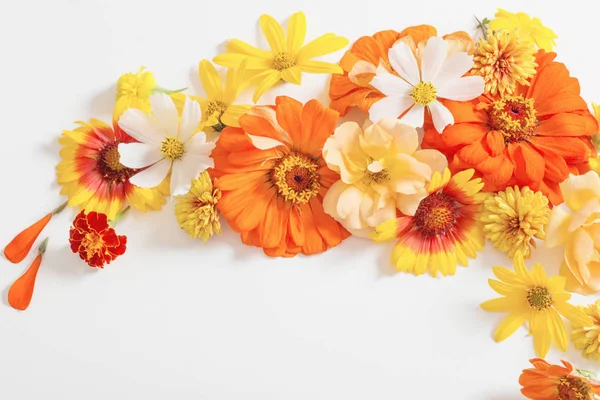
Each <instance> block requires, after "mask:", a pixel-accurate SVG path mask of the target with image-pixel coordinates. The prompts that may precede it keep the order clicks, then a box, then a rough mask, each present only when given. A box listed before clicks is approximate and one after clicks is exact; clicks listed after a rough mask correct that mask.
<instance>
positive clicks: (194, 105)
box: [179, 97, 202, 142]
mask: <svg viewBox="0 0 600 400" xmlns="http://www.w3.org/2000/svg"><path fill="white" fill-rule="evenodd" d="M201 120H202V111H201V110H200V104H198V102H197V101H196V100H192V99H190V98H189V97H186V99H185V105H184V106H183V112H182V113H181V125H180V126H179V140H181V141H182V142H185V141H187V140H188V139H189V138H190V137H192V135H193V134H194V133H195V132H196V131H197V130H198V125H200V121H201Z"/></svg>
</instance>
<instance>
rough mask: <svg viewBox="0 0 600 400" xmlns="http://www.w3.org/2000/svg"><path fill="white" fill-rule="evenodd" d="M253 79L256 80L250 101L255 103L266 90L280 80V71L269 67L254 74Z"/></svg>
mask: <svg viewBox="0 0 600 400" xmlns="http://www.w3.org/2000/svg"><path fill="white" fill-rule="evenodd" d="M253 80H254V81H255V82H258V85H257V87H256V90H255V91H254V95H253V96H252V101H253V102H255V103H256V102H258V99H260V97H261V96H262V95H263V94H264V93H265V92H266V91H267V90H269V89H271V88H272V87H273V86H275V84H276V83H277V82H279V81H280V80H281V72H279V71H276V70H274V69H271V70H268V71H265V72H264V73H261V74H259V75H257V76H255V77H254V78H253Z"/></svg>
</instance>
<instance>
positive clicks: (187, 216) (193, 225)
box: [175, 171, 221, 242]
mask: <svg viewBox="0 0 600 400" xmlns="http://www.w3.org/2000/svg"><path fill="white" fill-rule="evenodd" d="M220 198H221V191H220V190H219V189H216V188H213V184H212V181H211V180H210V175H209V174H208V172H206V171H204V172H203V173H202V174H200V177H199V178H198V179H196V180H195V181H193V182H192V187H191V188H190V191H189V192H188V193H187V194H185V195H183V196H178V197H175V200H177V202H178V203H177V204H176V205H175V215H176V216H177V221H178V222H179V226H180V227H181V229H184V230H185V231H186V232H187V233H188V235H190V236H191V237H193V238H194V239H195V238H197V237H200V238H202V240H203V241H205V242H206V241H207V240H208V239H210V238H211V237H212V236H213V234H215V233H216V234H217V235H220V234H221V223H220V222H219V212H218V210H217V202H218V201H219V199H220Z"/></svg>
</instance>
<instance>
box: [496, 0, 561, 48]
mask: <svg viewBox="0 0 600 400" xmlns="http://www.w3.org/2000/svg"><path fill="white" fill-rule="evenodd" d="M494 17H495V18H494V19H493V20H492V21H491V22H490V25H489V29H490V30H491V31H507V32H515V33H516V34H517V35H518V36H519V38H520V39H521V40H522V41H524V42H529V43H531V44H534V43H535V45H536V46H537V47H538V48H539V49H544V50H546V51H552V47H554V46H556V43H555V42H554V39H556V38H557V37H558V36H556V33H554V32H553V31H552V29H550V28H548V27H546V26H544V25H543V24H542V21H540V19H539V18H536V17H534V18H531V17H530V16H529V15H527V14H525V13H524V12H518V13H511V12H508V11H506V10H503V9H501V8H499V9H498V11H497V12H496V14H495V15H494Z"/></svg>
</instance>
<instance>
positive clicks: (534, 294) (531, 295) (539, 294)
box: [527, 286, 552, 311]
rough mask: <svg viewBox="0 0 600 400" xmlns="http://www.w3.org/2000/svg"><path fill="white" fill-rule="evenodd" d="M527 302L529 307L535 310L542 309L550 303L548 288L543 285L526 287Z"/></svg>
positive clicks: (550, 297)
mask: <svg viewBox="0 0 600 400" xmlns="http://www.w3.org/2000/svg"><path fill="white" fill-rule="evenodd" d="M527 302H528V303H529V307H531V308H533V309H534V310H536V311H542V310H545V309H547V308H549V307H550V306H551V305H552V296H551V295H550V292H549V291H548V288H546V287H544V286H534V287H532V288H529V289H527Z"/></svg>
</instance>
